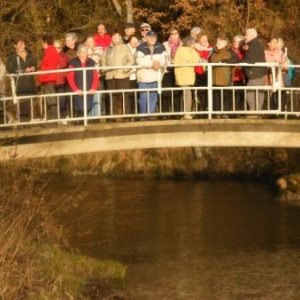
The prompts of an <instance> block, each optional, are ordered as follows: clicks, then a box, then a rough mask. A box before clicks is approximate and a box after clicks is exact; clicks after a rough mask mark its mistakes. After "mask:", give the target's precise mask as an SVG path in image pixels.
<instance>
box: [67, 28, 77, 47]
mask: <svg viewBox="0 0 300 300" xmlns="http://www.w3.org/2000/svg"><path fill="white" fill-rule="evenodd" d="M77 40H78V37H77V34H76V33H75V32H69V33H67V34H66V37H65V43H66V46H67V47H68V48H70V49H75V48H76V43H77Z"/></svg>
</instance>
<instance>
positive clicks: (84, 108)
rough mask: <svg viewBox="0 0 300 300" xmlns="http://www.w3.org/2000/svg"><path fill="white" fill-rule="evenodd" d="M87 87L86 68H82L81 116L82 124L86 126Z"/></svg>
mask: <svg viewBox="0 0 300 300" xmlns="http://www.w3.org/2000/svg"><path fill="white" fill-rule="evenodd" d="M87 93H88V91H87V89H86V68H84V69H83V116H84V126H87Z"/></svg>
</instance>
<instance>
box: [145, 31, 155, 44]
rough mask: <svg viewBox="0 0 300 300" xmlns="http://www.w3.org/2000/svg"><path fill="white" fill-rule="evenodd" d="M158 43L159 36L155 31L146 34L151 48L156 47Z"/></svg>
mask: <svg viewBox="0 0 300 300" xmlns="http://www.w3.org/2000/svg"><path fill="white" fill-rule="evenodd" d="M156 41H157V34H156V32H154V31H152V30H151V31H148V32H147V34H146V42H147V44H148V45H149V46H154V44H155V43H156Z"/></svg>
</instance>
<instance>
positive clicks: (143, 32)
mask: <svg viewBox="0 0 300 300" xmlns="http://www.w3.org/2000/svg"><path fill="white" fill-rule="evenodd" d="M140 31H141V36H142V37H143V38H146V34H147V32H148V31H151V26H150V25H149V24H148V23H143V24H141V26H140Z"/></svg>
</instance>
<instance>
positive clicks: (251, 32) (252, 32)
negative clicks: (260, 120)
mask: <svg viewBox="0 0 300 300" xmlns="http://www.w3.org/2000/svg"><path fill="white" fill-rule="evenodd" d="M255 38H257V31H256V29H255V28H249V29H247V30H246V36H245V39H246V42H247V43H249V42H251V41H252V40H254V39H255Z"/></svg>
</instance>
